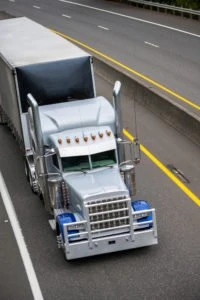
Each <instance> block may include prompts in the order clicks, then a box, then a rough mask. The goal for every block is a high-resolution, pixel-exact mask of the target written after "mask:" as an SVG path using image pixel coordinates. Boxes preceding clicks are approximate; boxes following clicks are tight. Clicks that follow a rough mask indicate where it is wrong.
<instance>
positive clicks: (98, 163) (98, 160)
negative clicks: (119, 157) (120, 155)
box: [91, 150, 116, 168]
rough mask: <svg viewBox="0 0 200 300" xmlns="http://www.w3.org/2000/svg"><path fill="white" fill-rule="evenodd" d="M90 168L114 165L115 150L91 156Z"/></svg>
mask: <svg viewBox="0 0 200 300" xmlns="http://www.w3.org/2000/svg"><path fill="white" fill-rule="evenodd" d="M91 161H92V168H100V167H106V166H110V165H113V164H115V163H116V155H115V150H109V151H105V152H100V153H96V154H93V155H91Z"/></svg>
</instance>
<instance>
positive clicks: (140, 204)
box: [131, 200, 152, 229]
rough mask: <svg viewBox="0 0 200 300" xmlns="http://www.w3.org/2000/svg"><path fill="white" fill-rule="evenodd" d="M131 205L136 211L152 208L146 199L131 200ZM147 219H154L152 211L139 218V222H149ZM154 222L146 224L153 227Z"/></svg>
mask: <svg viewBox="0 0 200 300" xmlns="http://www.w3.org/2000/svg"><path fill="white" fill-rule="evenodd" d="M131 206H132V208H133V210H134V211H140V210H145V209H150V208H151V207H150V204H149V203H148V202H147V201H145V200H135V201H132V202H131ZM147 221H152V213H150V215H149V216H147V217H144V218H141V219H138V220H137V222H138V223H141V222H147ZM151 227H152V224H149V225H147V226H146V228H148V229H149V228H151Z"/></svg>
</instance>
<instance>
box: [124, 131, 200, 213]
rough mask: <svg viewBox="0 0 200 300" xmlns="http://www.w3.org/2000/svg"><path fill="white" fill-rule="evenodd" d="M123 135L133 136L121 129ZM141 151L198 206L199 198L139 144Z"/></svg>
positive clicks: (130, 137)
mask: <svg viewBox="0 0 200 300" xmlns="http://www.w3.org/2000/svg"><path fill="white" fill-rule="evenodd" d="M123 133H124V135H125V136H126V137H127V138H128V139H129V140H131V141H133V140H134V137H133V136H132V135H131V134H130V133H129V132H128V131H127V130H126V129H123ZM140 149H141V151H142V152H143V153H144V154H145V155H146V156H147V157H148V158H149V159H150V160H151V161H152V162H153V163H154V164H155V165H156V166H157V167H158V168H159V169H160V170H161V171H163V173H165V175H167V176H168V177H169V178H170V179H171V180H172V181H173V182H174V183H175V184H176V185H177V186H178V187H179V188H180V189H181V190H182V191H183V192H184V193H185V194H186V195H187V196H188V197H189V198H190V199H191V200H192V201H194V202H195V203H196V204H197V205H198V206H199V207H200V199H199V198H198V197H197V196H196V195H195V194H194V193H193V192H192V191H190V190H189V189H188V188H187V187H186V186H185V185H184V184H183V183H182V182H181V181H180V180H179V179H178V178H177V177H176V176H175V175H174V174H173V173H172V172H170V171H169V170H168V169H167V168H166V167H165V166H164V165H163V164H162V163H161V162H160V161H159V160H158V159H157V158H156V157H155V156H154V155H153V154H152V153H151V152H149V150H147V148H146V147H144V146H143V145H140Z"/></svg>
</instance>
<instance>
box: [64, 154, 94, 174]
mask: <svg viewBox="0 0 200 300" xmlns="http://www.w3.org/2000/svg"><path fill="white" fill-rule="evenodd" d="M61 162H62V168H63V171H64V172H72V171H83V170H89V169H90V163H89V157H88V156H87V155H85V156H72V157H63V158H61Z"/></svg>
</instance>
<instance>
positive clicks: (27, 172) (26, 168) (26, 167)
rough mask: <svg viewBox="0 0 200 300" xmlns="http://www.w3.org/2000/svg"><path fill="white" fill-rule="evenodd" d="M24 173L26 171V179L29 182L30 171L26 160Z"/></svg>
mask: <svg viewBox="0 0 200 300" xmlns="http://www.w3.org/2000/svg"><path fill="white" fill-rule="evenodd" d="M24 171H25V175H26V178H27V180H28V182H29V169H28V164H27V161H26V160H25V161H24Z"/></svg>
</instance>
